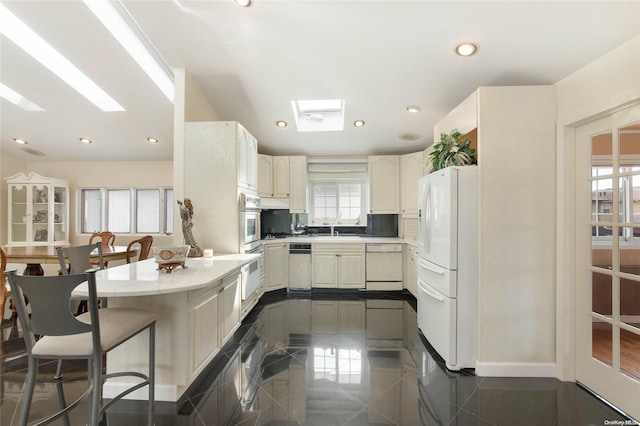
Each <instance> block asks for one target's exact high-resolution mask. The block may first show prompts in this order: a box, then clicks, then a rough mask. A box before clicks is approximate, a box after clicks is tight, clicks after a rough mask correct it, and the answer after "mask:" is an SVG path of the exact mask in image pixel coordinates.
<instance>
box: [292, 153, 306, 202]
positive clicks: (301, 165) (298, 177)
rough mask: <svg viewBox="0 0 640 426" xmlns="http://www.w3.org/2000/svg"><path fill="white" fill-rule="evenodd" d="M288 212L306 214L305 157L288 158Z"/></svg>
mask: <svg viewBox="0 0 640 426" xmlns="http://www.w3.org/2000/svg"><path fill="white" fill-rule="evenodd" d="M289 190H290V195H289V211H290V212H291V213H307V157H306V156H304V155H297V156H295V157H289Z"/></svg>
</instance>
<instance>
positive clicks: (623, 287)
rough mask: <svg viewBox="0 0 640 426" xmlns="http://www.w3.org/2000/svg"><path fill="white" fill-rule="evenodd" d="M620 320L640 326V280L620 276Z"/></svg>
mask: <svg viewBox="0 0 640 426" xmlns="http://www.w3.org/2000/svg"><path fill="white" fill-rule="evenodd" d="M620 320H621V322H624V323H627V324H629V325H632V326H634V327H638V328H640V282H638V281H633V280H629V279H626V278H620ZM638 349H640V347H638ZM639 354H640V353H639Z"/></svg>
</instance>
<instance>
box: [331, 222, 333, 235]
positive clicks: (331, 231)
mask: <svg viewBox="0 0 640 426" xmlns="http://www.w3.org/2000/svg"><path fill="white" fill-rule="evenodd" d="M333 225H334V224H333V223H332V224H331V236H332V237H333Z"/></svg>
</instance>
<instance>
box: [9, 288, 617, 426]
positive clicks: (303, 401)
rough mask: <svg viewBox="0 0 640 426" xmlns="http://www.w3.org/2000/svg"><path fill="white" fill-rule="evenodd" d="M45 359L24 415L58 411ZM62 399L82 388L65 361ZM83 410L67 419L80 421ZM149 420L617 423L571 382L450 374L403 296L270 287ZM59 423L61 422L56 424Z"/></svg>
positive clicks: (79, 374)
mask: <svg viewBox="0 0 640 426" xmlns="http://www.w3.org/2000/svg"><path fill="white" fill-rule="evenodd" d="M2 336H3V341H2V352H0V355H2V359H3V362H2V370H1V371H0V384H1V385H2V395H1V398H2V399H1V401H0V416H1V417H0V424H2V425H12V424H15V420H14V413H15V412H16V409H17V408H18V407H19V400H20V397H21V388H22V384H23V382H24V378H25V374H26V363H25V359H24V356H22V354H23V351H24V346H23V344H22V343H21V342H22V341H21V337H20V331H19V329H18V328H17V326H16V324H15V322H11V321H10V320H5V321H4V322H3V328H2ZM54 367H55V366H54V365H43V368H42V372H41V377H40V381H41V382H43V383H44V385H43V387H42V388H41V392H40V394H39V395H38V397H37V398H36V401H35V402H34V404H33V409H32V413H33V418H34V419H35V418H37V417H38V416H42V415H45V414H46V413H47V412H50V411H52V410H55V408H56V406H57V405H56V404H57V399H56V394H55V387H54V386H53V385H52V384H51V381H52V377H53V369H54ZM65 378H66V382H65V389H68V391H67V394H68V395H69V396H73V395H75V394H78V393H79V392H81V391H82V389H84V386H86V376H85V375H84V365H79V364H77V363H75V364H74V363H68V365H66V366H65ZM85 410H86V407H81V408H80V409H79V410H77V412H76V413H74V416H73V419H72V424H84V423H83V419H84V417H83V416H84V413H85ZM156 411H157V413H156V418H155V422H156V425H192V426H193V425H257V424H259V425H303V424H304V425H318V426H323V425H349V426H356V425H372V424H375V425H572V426H573V425H591V424H604V422H605V420H625V419H624V417H622V416H621V415H620V414H619V413H617V412H616V411H614V410H612V409H611V408H610V407H608V406H607V405H605V404H603V403H602V402H601V401H599V400H598V399H596V398H594V397H593V396H591V395H590V394H589V393H587V392H586V391H584V390H583V389H581V388H580V387H578V386H576V385H575V384H572V383H562V382H559V381H557V380H555V379H519V378H482V377H476V376H475V375H474V374H473V371H463V372H458V373H454V372H450V371H448V370H446V368H445V367H444V363H443V362H442V359H441V358H439V357H438V356H437V354H435V352H434V351H433V349H432V348H431V347H430V345H429V344H428V342H426V340H424V337H423V336H422V335H421V334H420V333H419V331H418V328H417V323H416V307H415V299H414V298H412V297H411V296H408V295H400V294H385V293H373V294H372V293H369V294H360V293H356V292H349V293H330V292H318V293H316V292H314V293H313V294H308V293H307V294H305V293H296V294H287V293H286V292H275V293H272V294H269V295H267V296H266V297H264V298H263V300H262V301H261V302H260V304H259V305H258V306H256V308H255V309H254V310H253V312H252V313H251V314H249V316H248V317H247V318H246V319H245V321H244V322H243V324H242V326H241V327H240V328H239V329H238V331H237V332H236V334H235V335H234V336H233V338H232V339H231V341H229V342H228V343H227V344H226V345H225V346H224V347H223V348H222V350H221V351H220V353H219V355H218V356H217V357H216V359H215V360H214V361H213V362H212V363H211V364H210V365H209V366H208V367H207V369H206V370H205V371H204V372H203V373H202V374H201V376H200V378H199V380H198V381H197V382H196V383H195V384H194V385H193V386H192V387H191V388H190V389H189V391H188V392H187V394H186V395H185V396H184V397H183V399H182V400H181V401H179V402H178V403H164V402H159V403H157V404H156ZM145 412H146V403H144V402H141V401H121V402H118V403H116V404H115V405H114V406H113V408H112V409H110V410H109V412H108V416H107V420H108V423H109V424H113V425H139V424H144V422H145ZM59 424H62V423H61V422H60V423H59Z"/></svg>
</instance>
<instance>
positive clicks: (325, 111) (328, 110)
mask: <svg viewBox="0 0 640 426" xmlns="http://www.w3.org/2000/svg"><path fill="white" fill-rule="evenodd" d="M291 107H292V108H293V116H294V117H295V119H296V126H297V127H298V131H299V132H326V131H341V130H343V129H344V100H342V99H320V100H298V101H291Z"/></svg>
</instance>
